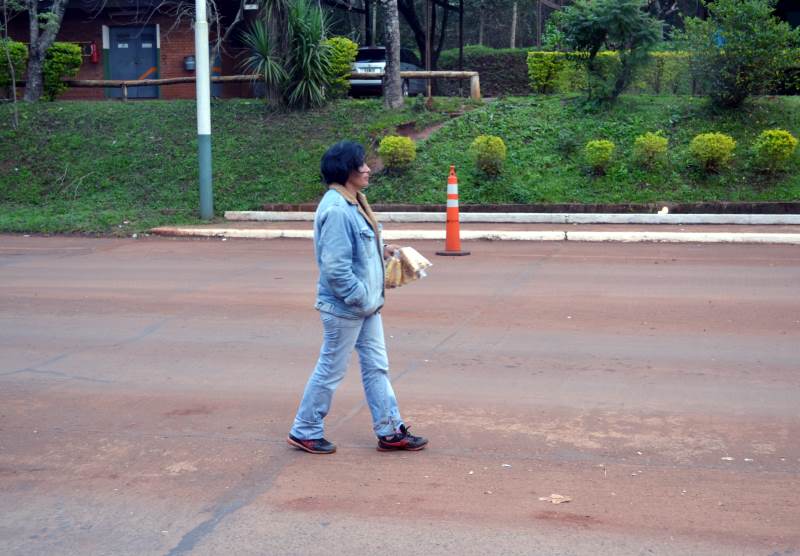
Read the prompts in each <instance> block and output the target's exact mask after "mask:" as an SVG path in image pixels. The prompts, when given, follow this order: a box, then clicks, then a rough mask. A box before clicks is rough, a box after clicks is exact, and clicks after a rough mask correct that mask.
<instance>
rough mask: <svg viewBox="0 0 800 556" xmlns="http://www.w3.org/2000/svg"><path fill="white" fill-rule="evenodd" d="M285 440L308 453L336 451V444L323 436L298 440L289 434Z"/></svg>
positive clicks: (330, 452)
mask: <svg viewBox="0 0 800 556" xmlns="http://www.w3.org/2000/svg"><path fill="white" fill-rule="evenodd" d="M286 442H288V443H289V445H290V446H294V447H295V448H299V449H301V450H303V451H305V452H308V453H309V454H332V453H334V452H335V451H336V445H335V444H333V443H332V442H328V441H327V440H325V439H324V438H313V439H311V440H300V439H299V438H297V437H296V436H292V435H291V434H290V435H289V438H287V439H286Z"/></svg>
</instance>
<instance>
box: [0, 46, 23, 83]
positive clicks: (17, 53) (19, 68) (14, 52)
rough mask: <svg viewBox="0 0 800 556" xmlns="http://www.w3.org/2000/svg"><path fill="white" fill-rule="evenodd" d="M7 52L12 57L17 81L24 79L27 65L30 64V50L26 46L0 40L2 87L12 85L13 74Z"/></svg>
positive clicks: (0, 77)
mask: <svg viewBox="0 0 800 556" xmlns="http://www.w3.org/2000/svg"><path fill="white" fill-rule="evenodd" d="M6 50H8V53H9V55H10V56H11V63H12V65H13V66H14V75H15V76H16V79H17V81H19V80H20V79H24V75H23V74H24V73H25V65H26V64H27V63H28V49H27V47H26V46H25V45H24V44H22V43H21V42H16V41H12V40H5V39H0V87H8V86H9V85H11V72H10V71H9V67H8V59H7V58H6Z"/></svg>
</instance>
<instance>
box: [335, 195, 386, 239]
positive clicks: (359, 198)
mask: <svg viewBox="0 0 800 556" xmlns="http://www.w3.org/2000/svg"><path fill="white" fill-rule="evenodd" d="M330 188H331V189H333V190H335V191H337V192H338V193H339V195H341V196H342V197H344V198H345V200H346V201H347V202H348V203H350V204H351V205H355V206H356V207H358V212H360V213H361V216H363V217H364V218H365V219H366V221H367V222H368V223H369V225H370V227H372V231H373V232H375V235H378V233H379V232H378V218H377V217H376V216H375V213H374V212H372V207H370V206H369V203H368V202H367V196H366V195H364V194H363V193H362V192H361V191H359V192H358V193H356V194H355V195H353V194H352V193H351V192H350V191H348V190H347V189H346V188H345V187H344V186H343V185H340V184H338V183H334V184H331V186H330Z"/></svg>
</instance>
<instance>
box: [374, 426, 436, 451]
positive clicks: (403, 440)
mask: <svg viewBox="0 0 800 556" xmlns="http://www.w3.org/2000/svg"><path fill="white" fill-rule="evenodd" d="M427 443H428V439H427V438H423V437H421V436H414V435H413V434H411V433H409V432H408V428H407V427H406V426H405V425H400V430H399V431H398V432H396V433H395V434H393V435H392V436H379V437H378V451H379V452H391V451H394V450H410V451H412V452H415V451H417V450H422V449H423V448H424V447H425V445H426V444H427Z"/></svg>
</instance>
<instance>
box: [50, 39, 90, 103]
mask: <svg viewBox="0 0 800 556" xmlns="http://www.w3.org/2000/svg"><path fill="white" fill-rule="evenodd" d="M81 62H83V57H82V55H81V47H80V46H78V45H77V44H74V43H71V42H54V43H53V44H52V46H50V48H48V49H47V53H46V54H45V58H44V64H43V65H42V80H43V82H44V91H43V95H42V96H43V97H44V98H45V99H46V100H55V99H56V97H57V96H58V95H60V94H61V93H63V92H64V91H66V90H67V85H66V84H65V83H64V82H63V81H61V80H62V79H64V78H70V77H75V76H76V75H78V70H79V69H81Z"/></svg>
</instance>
